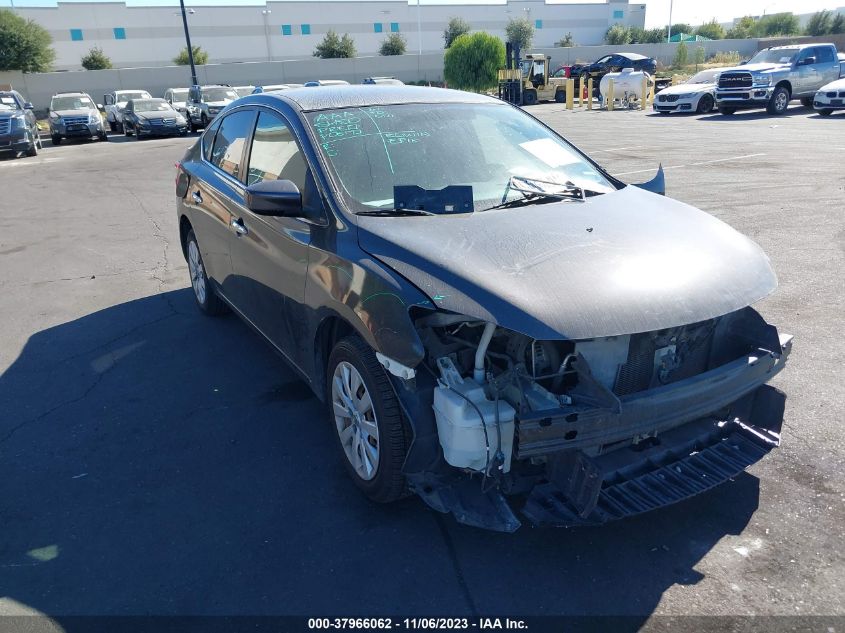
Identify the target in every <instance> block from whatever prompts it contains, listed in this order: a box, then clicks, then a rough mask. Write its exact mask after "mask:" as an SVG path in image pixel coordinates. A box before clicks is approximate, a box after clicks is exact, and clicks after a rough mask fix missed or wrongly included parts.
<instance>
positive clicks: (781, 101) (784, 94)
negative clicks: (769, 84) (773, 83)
mask: <svg viewBox="0 0 845 633" xmlns="http://www.w3.org/2000/svg"><path fill="white" fill-rule="evenodd" d="M789 100H790V99H789V90H787V89H786V88H785V87H784V86H778V87H777V88H775V91H774V92H773V93H772V96H771V97H769V103H768V104H766V112H768V113H769V114H774V115H776V116H780V115H781V114H783V113H784V112H786V109H787V108H788V107H789Z"/></svg>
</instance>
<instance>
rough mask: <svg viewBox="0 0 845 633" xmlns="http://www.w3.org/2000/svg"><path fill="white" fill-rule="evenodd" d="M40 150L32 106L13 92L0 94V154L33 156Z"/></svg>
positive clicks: (7, 91) (8, 91)
mask: <svg viewBox="0 0 845 633" xmlns="http://www.w3.org/2000/svg"><path fill="white" fill-rule="evenodd" d="M39 149H41V136H40V135H39V133H38V123H37V121H36V118H35V114H34V113H33V111H32V104H31V103H30V102H29V101H27V100H25V99H24V98H23V97H22V96H21V94H20V93H19V92H17V91H15V90H5V91H2V92H0V152H2V153H7V152H14V153H15V155H16V156H20V153H21V152H23V153H25V154H26V155H27V156H35V155H37V154H38V150H39Z"/></svg>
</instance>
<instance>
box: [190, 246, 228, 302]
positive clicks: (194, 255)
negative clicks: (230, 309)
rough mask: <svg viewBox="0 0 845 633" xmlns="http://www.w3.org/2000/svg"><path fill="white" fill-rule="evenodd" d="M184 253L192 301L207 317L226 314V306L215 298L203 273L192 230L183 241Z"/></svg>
mask: <svg viewBox="0 0 845 633" xmlns="http://www.w3.org/2000/svg"><path fill="white" fill-rule="evenodd" d="M185 252H186V254H187V259H188V272H189V273H190V275H191V288H192V289H193V291H194V300H195V301H196V302H197V307H198V308H199V309H200V312H202V313H203V314H206V315H208V316H219V315H221V314H224V313H226V312H227V306H226V304H225V303H223V300H222V299H221V298H220V297H218V296H217V293H216V292H215V291H214V288H213V286H212V285H211V281H209V279H208V275H207V274H206V272H205V265H204V264H203V263H202V255H201V254H200V246H199V243H198V242H197V236H196V235H195V234H194V230H193V229H191V230H190V231H188V237H187V239H186V240H185Z"/></svg>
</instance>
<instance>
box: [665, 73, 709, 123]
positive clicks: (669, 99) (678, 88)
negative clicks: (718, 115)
mask: <svg viewBox="0 0 845 633" xmlns="http://www.w3.org/2000/svg"><path fill="white" fill-rule="evenodd" d="M720 72H721V69H720V68H719V69H711V70H702V71H701V72H700V73H696V74H695V75H693V76H692V77H690V78H689V79H687V80H686V81H685V82H684V83H682V84H677V85H674V86H669V87H668V88H664V89H663V90H661V91H660V92H659V93H657V94H656V95H655V96H654V109H655V110H656V111H657V112H660V113H661V114H669V113H670V112H696V113H698V114H706V113H708V112H711V111H712V110H713V108H714V107H715V105H716V81H717V80H718V78H719V73H720Z"/></svg>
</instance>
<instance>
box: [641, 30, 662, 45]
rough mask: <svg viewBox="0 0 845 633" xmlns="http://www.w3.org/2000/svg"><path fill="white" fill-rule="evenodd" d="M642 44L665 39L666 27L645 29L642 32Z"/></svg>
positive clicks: (655, 42)
mask: <svg viewBox="0 0 845 633" xmlns="http://www.w3.org/2000/svg"><path fill="white" fill-rule="evenodd" d="M643 37H644V39H643V43H644V44H660V43H661V42H665V41H666V27H663V28H662V29H660V28H658V29H647V30H646V31H645V34H644V36H643Z"/></svg>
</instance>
